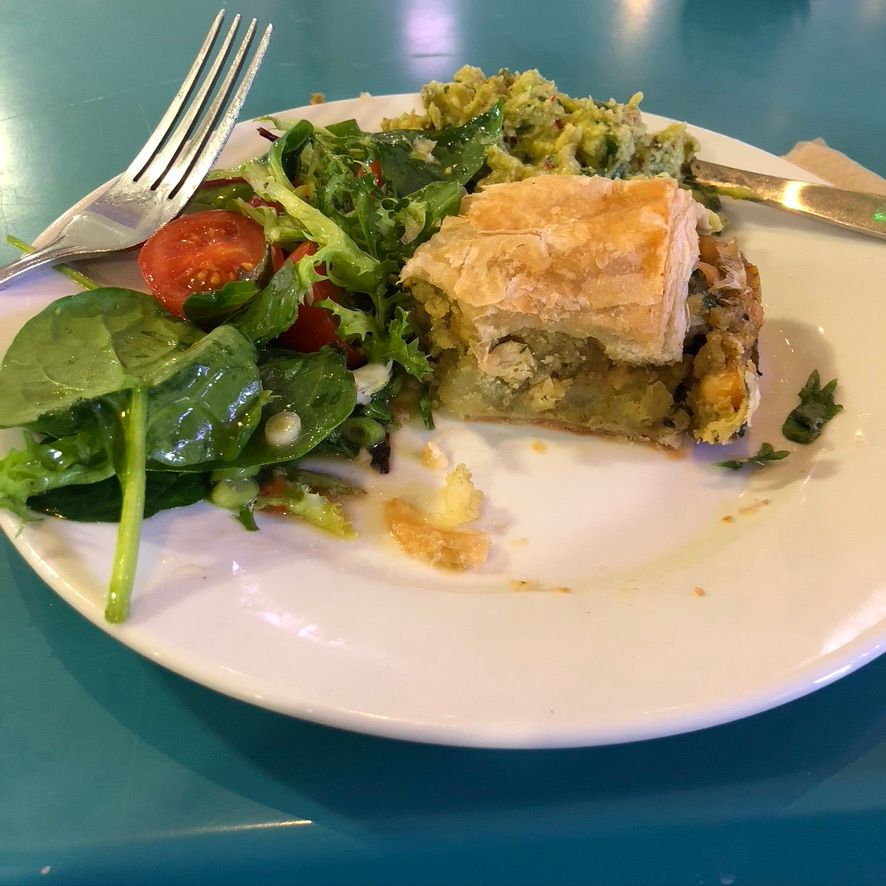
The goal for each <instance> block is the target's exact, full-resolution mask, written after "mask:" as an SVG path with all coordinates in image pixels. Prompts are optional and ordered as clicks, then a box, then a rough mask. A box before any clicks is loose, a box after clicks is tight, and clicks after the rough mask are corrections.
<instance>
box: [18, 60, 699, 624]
mask: <svg viewBox="0 0 886 886" xmlns="http://www.w3.org/2000/svg"><path fill="white" fill-rule="evenodd" d="M471 70H476V69H471ZM461 73H462V72H460V74H461ZM470 76H471V77H472V78H473V80H472V81H471V85H470V88H471V89H472V90H473V92H472V96H473V98H472V99H471V101H467V100H463V97H464V96H465V95H466V93H465V92H464V90H465V89H466V88H467V87H466V86H465V84H464V82H463V81H464V79H465V77H464V76H461V79H459V77H458V76H457V82H456V83H455V84H452V85H451V86H450V89H449V90H447V89H446V88H445V87H444V86H441V85H440V84H431V85H430V86H429V87H426V90H425V99H426V102H427V108H428V114H429V116H428V117H427V118H425V117H418V116H410V117H408V118H404V119H402V120H400V121H399V122H398V123H393V122H391V121H388V123H387V124H386V126H385V129H384V131H382V132H377V133H376V132H373V133H370V132H364V131H362V130H361V129H360V128H359V127H358V126H357V124H356V123H355V122H354V121H353V120H346V121H343V122H340V123H337V124H335V125H331V126H327V127H319V126H314V125H313V124H311V123H310V122H308V121H306V120H300V121H298V122H296V123H294V124H288V123H282V122H281V121H279V120H275V119H273V118H268V119H267V120H265V121H263V122H264V123H265V124H266V125H267V127H269V128H265V127H264V126H263V127H262V128H261V129H260V131H261V133H262V134H263V135H265V136H266V137H267V138H269V140H270V141H271V144H270V146H269V149H268V151H267V153H265V154H264V155H263V156H261V157H259V158H258V159H256V160H253V161H250V162H247V163H245V164H243V165H241V166H239V167H236V168H234V169H227V170H219V171H216V172H214V173H212V174H211V175H210V177H209V178H208V179H207V181H206V182H205V183H204V186H203V187H201V189H200V190H199V191H198V193H197V194H196V196H195V197H194V199H193V201H192V204H191V206H190V207H189V210H188V211H187V212H186V213H185V214H184V215H183V216H181V217H180V218H178V219H176V220H175V221H174V222H171V223H170V224H169V225H167V226H166V227H164V228H162V229H161V230H160V231H159V232H157V234H155V235H154V236H153V237H152V238H151V239H150V240H149V241H148V243H147V244H146V245H145V246H144V247H143V249H142V251H141V253H140V255H139V266H140V268H141V271H142V274H143V276H144V279H145V282H146V288H147V289H148V290H150V291H149V292H137V291H133V290H128V289H120V288H95V289H90V290H87V291H84V292H80V293H78V294H75V295H70V296H67V297H65V298H61V299H59V300H57V301H55V302H53V303H52V304H50V305H49V306H48V307H47V308H46V309H45V310H43V311H42V312H41V313H39V314H38V315H37V316H35V317H33V318H32V319H30V320H29V321H28V322H27V323H26V324H25V325H24V327H23V328H22V329H21V330H20V331H19V333H18V334H17V335H16V337H15V339H14V341H13V342H12V345H11V346H10V348H9V350H8V352H7V354H6V356H5V358H4V359H3V363H2V366H0V427H3V428H12V427H17V428H22V429H23V430H24V443H23V445H22V447H21V448H19V449H15V450H13V451H11V452H9V453H8V454H7V455H6V456H5V457H4V458H3V459H2V460H0V507H3V508H5V509H6V510H8V511H11V512H13V513H14V514H17V515H18V516H19V517H20V518H21V519H22V520H25V521H27V520H32V519H36V518H38V515H40V514H52V515H55V516H58V517H62V518H68V519H74V520H83V521H115V522H118V523H119V529H118V542H117V550H116V554H115V557H114V563H113V570H112V575H111V580H110V586H109V590H108V599H107V608H106V617H107V619H108V620H109V621H111V622H121V621H123V620H125V618H126V617H127V615H128V613H129V609H130V597H131V592H132V587H133V581H134V575H135V566H136V560H137V554H138V547H139V537H140V531H141V524H142V521H143V519H145V518H147V517H150V516H151V515H153V514H155V513H157V512H158V511H161V510H164V509H168V508H173V507H179V506H182V505H188V504H191V503H194V502H198V501H202V500H206V499H208V500H210V501H212V502H214V503H215V504H217V505H219V506H220V507H222V508H225V509H227V510H229V511H230V512H232V513H233V514H234V515H235V516H236V517H237V518H238V519H239V520H240V521H241V523H242V524H243V525H244V527H245V528H246V529H248V530H256V529H257V528H258V522H257V521H256V515H257V514H259V513H260V512H261V511H262V510H273V511H276V512H282V513H286V514H289V515H292V516H294V517H297V518H300V519H303V520H306V521H308V522H310V523H312V524H314V525H316V526H318V527H321V528H322V529H325V530H327V531H329V532H332V533H335V534H337V535H339V536H342V537H349V536H352V535H353V530H352V529H351V527H350V524H349V523H348V520H347V518H346V516H345V513H344V511H343V510H342V506H341V501H342V499H343V498H345V497H347V496H349V495H354V494H357V493H359V491H360V490H357V489H355V488H354V487H353V486H352V485H351V484H349V483H346V482H344V481H342V480H340V479H338V478H336V477H334V476H331V475H327V474H321V473H317V472H315V471H310V470H306V469H305V467H304V465H303V463H302V461H303V459H304V458H305V457H307V456H309V455H317V454H333V455H338V456H342V457H345V458H355V457H357V456H358V455H359V454H360V453H368V457H369V459H370V461H371V463H372V464H373V465H374V466H375V467H376V468H377V469H378V470H380V471H382V472H384V471H387V469H388V464H389V459H390V443H389V437H390V434H391V432H392V430H393V429H394V428H395V427H396V418H395V404H396V403H398V402H400V401H403V400H404V399H406V400H408V401H409V403H411V404H412V405H413V407H414V409H415V410H416V411H417V412H418V413H419V414H420V415H421V416H422V418H423V419H424V421H425V423H426V424H427V425H428V426H431V424H432V417H431V409H430V395H429V391H428V389H427V382H428V378H429V374H430V365H429V361H428V357H427V355H426V353H425V351H424V350H423V348H422V346H421V343H420V341H419V339H418V336H417V334H416V331H415V329H414V327H413V325H412V319H411V302H410V297H409V296H408V294H406V293H404V292H403V291H402V290H401V289H400V288H399V286H398V282H397V281H398V274H399V271H400V268H401V267H402V265H403V263H404V262H405V261H406V259H408V258H409V256H410V255H411V254H412V253H413V251H414V250H415V249H416V247H417V246H418V245H419V244H421V243H423V242H424V241H425V240H427V239H428V238H429V237H431V236H432V235H433V234H434V232H435V231H436V230H437V229H438V228H439V226H440V224H441V221H442V219H443V218H444V217H445V216H447V215H450V214H454V213H457V212H458V210H459V207H460V204H461V200H462V198H463V196H464V195H465V194H466V193H468V192H469V191H471V190H473V189H474V188H476V187H478V186H482V183H484V182H488V181H494V180H502V179H503V178H505V177H508V176H510V177H511V178H513V177H516V176H518V175H525V174H538V173H544V172H570V173H572V172H582V173H589V174H592V173H600V174H605V175H611V176H623V175H633V174H642V175H650V174H661V173H670V174H679V173H680V168H681V166H682V163H683V162H684V161H685V159H686V158H687V157H688V156H689V154H690V153H691V151H692V150H693V144H692V142H691V140H689V139H688V138H686V137H685V134H681V133H682V130H679V129H678V130H674V131H673V132H671V133H670V134H665V135H659V136H655V137H652V136H647V135H644V133H645V129H644V128H643V127H642V122H641V121H640V119H639V114H638V112H637V110H636V99H632V101H631V102H630V103H629V104H628V105H624V106H621V105H618V104H617V103H615V102H609V103H606V104H603V105H598V104H596V103H593V102H591V101H590V100H582V101H583V102H585V103H584V104H583V103H582V102H579V101H577V100H573V99H569V98H568V97H567V96H563V95H560V94H559V93H553V98H552V94H551V92H550V89H549V87H548V85H547V84H548V81H543V80H541V78H539V77H538V75H537V73H536V72H530V74H527V75H511V74H508V73H507V72H502V73H501V74H499V75H497V76H496V77H493V78H489V80H488V81H485V78H481V79H483V80H484V82H488V86H484V85H483V83H480V82H478V81H477V79H476V76H475V75H474V74H471V75H470ZM551 88H552V85H551ZM447 95H448V96H449V98H448V99H447ZM456 95H458V96H459V98H458V101H457V102H456V101H455V96H456ZM435 109H436V110H435ZM521 114H523V115H525V118H524V117H522V116H521ZM552 114H553V115H554V116H551V115H552ZM546 127H547V130H549V131H546V130H545V128H546ZM271 130H274V131H271ZM577 133H578V134H577ZM564 140H565V141H568V145H565V142H564ZM536 141H537V142H538V144H537V145H536V147H533V143H535V142H536ZM561 142H563V144H561ZM564 145H565V147H564ZM550 157H554V158H555V161H554V165H553V166H551V165H549V163H548V160H547V159H545V158H550ZM568 158H571V159H570V160H569V162H567V159H568ZM592 161H593V162H592ZM575 164H578V167H576V166H575Z"/></svg>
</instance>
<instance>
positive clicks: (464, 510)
mask: <svg viewBox="0 0 886 886" xmlns="http://www.w3.org/2000/svg"><path fill="white" fill-rule="evenodd" d="M482 504H483V493H482V492H480V490H479V489H477V488H476V487H475V486H474V484H473V481H472V480H471V473H470V471H469V470H468V469H467V467H466V466H465V465H463V464H459V465H458V466H457V467H456V468H455V470H453V471H452V472H451V473H450V474H448V475H447V477H446V482H445V484H444V486H443V489H442V490H441V492H440V506H439V509H438V510H437V511H436V512H427V511H423V510H421V509H420V508H417V507H416V506H415V505H412V504H410V503H409V502H407V501H404V500H403V499H401V498H393V499H391V500H390V501H388V502H386V503H385V505H384V516H385V523H386V524H387V527H388V531H389V532H390V533H391V535H392V536H393V538H394V540H395V541H396V542H397V544H399V545H400V547H401V548H402V549H403V550H404V551H405V552H406V553H407V554H409V556H411V557H415V558H416V559H419V560H425V561H426V562H428V563H430V564H431V565H432V566H437V567H439V568H442V569H459V570H461V569H469V568H471V567H472V566H479V565H480V564H481V563H484V562H485V561H486V558H487V557H488V555H489V535H488V533H486V532H482V531H480V530H466V529H462V528H461V527H462V526H464V525H465V524H467V523H472V522H474V521H475V520H476V519H477V518H478V517H479V516H480V509H481V507H482Z"/></svg>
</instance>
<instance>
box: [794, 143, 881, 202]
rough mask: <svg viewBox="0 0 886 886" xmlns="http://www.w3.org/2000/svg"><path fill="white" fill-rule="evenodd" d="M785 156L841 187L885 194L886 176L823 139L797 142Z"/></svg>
mask: <svg viewBox="0 0 886 886" xmlns="http://www.w3.org/2000/svg"><path fill="white" fill-rule="evenodd" d="M784 156H785V159H786V160H790V161H791V162H792V163H796V164H797V166H802V167H803V169H807V170H808V171H809V172H814V173H815V174H816V175H819V176H821V177H822V178H823V179H824V180H825V181H829V182H830V183H831V184H832V185H836V186H837V187H838V188H846V189H848V190H850V191H867V192H868V193H871V194H884V195H886V179H884V178H882V177H881V176H879V175H877V173H876V172H871V170H870V169H866V168H865V167H864V166H862V165H861V164H860V163H856V162H855V160H852V159H850V158H849V157H847V156H846V155H845V154H843V153H841V152H840V151H836V150H834V149H833V148H832V147H830V145H828V143H827V142H826V141H825V140H824V139H823V138H816V139H813V140H812V141H810V142H797V144H795V145H794V147H793V148H791V150H790V151H788V153H787V154H785V155H784Z"/></svg>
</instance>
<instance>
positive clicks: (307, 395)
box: [206, 349, 357, 469]
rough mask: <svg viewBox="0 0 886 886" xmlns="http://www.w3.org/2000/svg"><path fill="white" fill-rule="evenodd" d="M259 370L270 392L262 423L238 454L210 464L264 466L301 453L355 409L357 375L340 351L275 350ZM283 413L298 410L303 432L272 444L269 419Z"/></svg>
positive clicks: (238, 466)
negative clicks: (284, 443) (267, 430)
mask: <svg viewBox="0 0 886 886" xmlns="http://www.w3.org/2000/svg"><path fill="white" fill-rule="evenodd" d="M260 371H261V380H262V385H263V387H264V390H265V392H266V395H267V403H266V404H265V406H264V409H263V411H262V419H261V425H260V426H259V428H258V430H257V431H256V432H255V433H254V434H253V435H252V437H251V438H250V440H249V442H248V443H247V444H246V446H245V447H244V448H243V451H242V452H241V453H240V454H239V455H238V456H237V457H236V458H234V459H232V460H231V461H230V462H227V463H226V464H212V465H209V466H207V467H206V469H211V468H222V467H228V468H249V467H259V466H262V465H271V464H276V463H278V462H287V461H292V460H293V459H297V458H302V457H303V456H305V455H307V454H308V453H309V452H311V451H312V450H313V449H315V448H316V446H317V444H319V443H320V442H321V441H322V440H323V439H324V438H325V437H327V436H328V435H329V434H330V433H332V431H334V430H335V429H336V428H337V427H338V426H339V425H340V424H341V423H342V422H343V421H345V419H347V418H348V416H349V415H350V414H351V413H352V412H353V411H354V407H355V405H356V403H357V394H356V389H355V385H354V377H353V375H352V374H351V373H350V372H349V371H348V369H347V367H346V366H345V358H344V355H343V354H341V353H339V352H338V351H334V350H332V349H323V350H321V351H318V352H317V353H315V354H296V353H294V352H292V353H290V354H286V355H284V353H283V352H281V351H277V352H273V354H272V355H271V356H270V358H269V359H268V360H267V361H266V362H265V363H263V364H262V366H261V367H260ZM279 412H294V413H296V415H298V417H299V418H300V419H301V433H300V434H299V436H298V437H297V438H296V439H295V440H294V441H293V442H292V443H290V444H289V445H288V446H272V445H271V444H270V443H268V442H267V440H266V439H265V434H264V425H265V423H266V422H267V420H268V419H269V418H270V417H271V416H273V415H276V414H277V413H279Z"/></svg>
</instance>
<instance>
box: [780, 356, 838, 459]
mask: <svg viewBox="0 0 886 886" xmlns="http://www.w3.org/2000/svg"><path fill="white" fill-rule="evenodd" d="M836 388H837V379H832V380H831V381H829V382H828V383H827V384H826V385H825V386H824V387H822V386H821V378H820V376H819V374H818V370H817V369H814V370H813V371H812V372H811V373H810V375H809V378H808V379H806V384H804V385H803V387H802V388H801V389H800V392H799V393H798V394H797V396H798V397H799V398H800V405H799V406H796V407H794V409H793V410H791V412H790V414H789V415H788V417H787V418H786V419H785V423H784V425H783V426H782V429H781V432H782V433H783V434H784V435H785V437H787V439H788V440H792V441H793V442H794V443H804V444H807V443H812V442H813V440H817V439H818V437H819V435H820V434H821V432H822V429H823V428H824V426H825V424H827V422H829V421H830V420H831V419H832V418H833V417H834V416H835V415H837V414H839V413H840V412H842V411H843V406H842V405H841V404H840V403H835V402H834V391H835V390H836Z"/></svg>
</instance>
